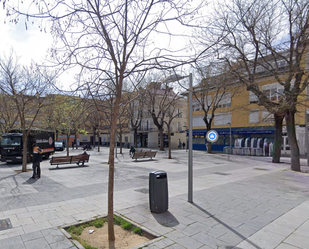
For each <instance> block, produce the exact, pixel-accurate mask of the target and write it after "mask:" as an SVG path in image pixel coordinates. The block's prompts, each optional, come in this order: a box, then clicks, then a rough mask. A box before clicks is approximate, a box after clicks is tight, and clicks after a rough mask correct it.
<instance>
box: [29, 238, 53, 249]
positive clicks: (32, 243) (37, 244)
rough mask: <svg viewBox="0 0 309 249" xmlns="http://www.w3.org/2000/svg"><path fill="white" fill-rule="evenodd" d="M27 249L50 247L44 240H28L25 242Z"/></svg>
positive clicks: (46, 248)
mask: <svg viewBox="0 0 309 249" xmlns="http://www.w3.org/2000/svg"><path fill="white" fill-rule="evenodd" d="M25 246H26V248H27V249H50V248H51V247H50V245H49V244H48V242H47V241H46V240H45V239H44V238H39V239H35V240H29V241H26V242H25Z"/></svg>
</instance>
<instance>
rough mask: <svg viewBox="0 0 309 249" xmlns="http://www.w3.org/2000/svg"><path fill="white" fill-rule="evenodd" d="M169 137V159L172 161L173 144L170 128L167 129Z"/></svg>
mask: <svg viewBox="0 0 309 249" xmlns="http://www.w3.org/2000/svg"><path fill="white" fill-rule="evenodd" d="M167 135H168V159H172V143H171V131H170V126H168V127H167Z"/></svg>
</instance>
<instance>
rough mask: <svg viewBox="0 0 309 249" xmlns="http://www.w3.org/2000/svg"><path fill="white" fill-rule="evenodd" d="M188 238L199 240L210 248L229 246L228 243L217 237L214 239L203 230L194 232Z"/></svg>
mask: <svg viewBox="0 0 309 249" xmlns="http://www.w3.org/2000/svg"><path fill="white" fill-rule="evenodd" d="M190 238H192V239H194V240H196V241H199V242H201V243H202V245H205V246H206V247H208V248H211V249H217V248H219V247H220V246H221V247H227V246H229V244H227V243H226V242H224V241H222V240H219V239H216V238H214V237H212V236H210V235H208V234H205V233H203V232H200V233H198V234H195V235H193V236H191V237H190ZM189 248H190V247H189Z"/></svg>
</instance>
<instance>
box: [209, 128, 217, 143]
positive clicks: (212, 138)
mask: <svg viewBox="0 0 309 249" xmlns="http://www.w3.org/2000/svg"><path fill="white" fill-rule="evenodd" d="M206 138H207V141H208V142H211V143H214V142H216V141H217V140H218V138H219V135H218V132H216V131H215V130H210V131H208V132H207V134H206Z"/></svg>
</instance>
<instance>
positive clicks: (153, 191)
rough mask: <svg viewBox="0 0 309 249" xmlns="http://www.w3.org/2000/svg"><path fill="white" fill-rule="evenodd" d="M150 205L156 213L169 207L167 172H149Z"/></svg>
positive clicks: (151, 209)
mask: <svg viewBox="0 0 309 249" xmlns="http://www.w3.org/2000/svg"><path fill="white" fill-rule="evenodd" d="M149 206H150V211H151V212H154V213H163V212H166V211H167V209H168V188H167V174H166V172H165V171H162V170H157V171H153V172H151V173H149Z"/></svg>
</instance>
